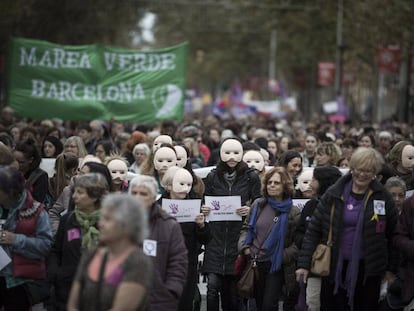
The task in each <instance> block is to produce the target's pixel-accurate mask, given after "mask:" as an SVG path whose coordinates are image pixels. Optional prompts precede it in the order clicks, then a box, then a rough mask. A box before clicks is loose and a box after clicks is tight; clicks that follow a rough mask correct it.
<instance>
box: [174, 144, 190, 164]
mask: <svg viewBox="0 0 414 311" xmlns="http://www.w3.org/2000/svg"><path fill="white" fill-rule="evenodd" d="M174 149H175V152H176V153H177V166H179V167H185V165H186V164H187V160H188V158H187V151H186V150H185V149H184V147H183V146H174Z"/></svg>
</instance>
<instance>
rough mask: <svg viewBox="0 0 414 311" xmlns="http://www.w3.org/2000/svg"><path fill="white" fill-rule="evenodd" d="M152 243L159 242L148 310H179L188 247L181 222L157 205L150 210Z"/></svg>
mask: <svg viewBox="0 0 414 311" xmlns="http://www.w3.org/2000/svg"><path fill="white" fill-rule="evenodd" d="M149 222H150V236H149V239H150V240H154V241H156V242H157V254H156V256H155V257H151V258H152V259H153V265H154V274H153V284H152V289H151V298H150V303H149V308H148V310H150V311H158V310H159V311H165V310H177V307H178V300H179V298H180V296H181V294H182V291H183V287H184V284H185V281H186V277H187V266H188V258H187V248H186V246H185V242H184V237H183V234H182V232H181V227H180V225H179V223H178V222H177V221H176V220H175V219H174V218H173V217H171V216H170V215H168V214H167V213H166V212H164V211H163V210H162V209H161V206H160V205H159V204H158V203H154V204H153V205H152V207H151V210H150V215H149Z"/></svg>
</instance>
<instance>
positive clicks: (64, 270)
mask: <svg viewBox="0 0 414 311" xmlns="http://www.w3.org/2000/svg"><path fill="white" fill-rule="evenodd" d="M81 256H82V237H81V229H80V225H79V222H78V221H77V220H76V216H75V212H74V211H72V212H68V213H67V214H65V215H63V216H62V218H61V220H60V223H59V228H58V231H57V233H56V237H55V243H54V244H53V247H52V252H51V255H50V258H49V279H52V280H53V282H54V285H55V291H56V301H57V304H58V310H65V309H66V303H67V300H68V297H69V292H70V288H71V285H72V281H73V279H74V277H75V274H76V270H77V267H78V264H79V262H80V259H81Z"/></svg>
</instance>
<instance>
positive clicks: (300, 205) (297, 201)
mask: <svg viewBox="0 0 414 311" xmlns="http://www.w3.org/2000/svg"><path fill="white" fill-rule="evenodd" d="M309 200H310V199H292V204H293V205H295V206H296V207H297V208H298V209H300V210H301V211H302V210H303V208H304V207H305V204H306V202H308V201H309Z"/></svg>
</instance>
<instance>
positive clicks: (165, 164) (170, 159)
mask: <svg viewBox="0 0 414 311" xmlns="http://www.w3.org/2000/svg"><path fill="white" fill-rule="evenodd" d="M176 164H177V155H176V154H175V152H174V150H173V149H171V148H169V147H161V148H159V149H158V150H157V151H156V152H155V154H154V168H155V170H157V171H161V172H164V173H165V171H166V170H167V169H168V168H169V167H171V166H174V165H176Z"/></svg>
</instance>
